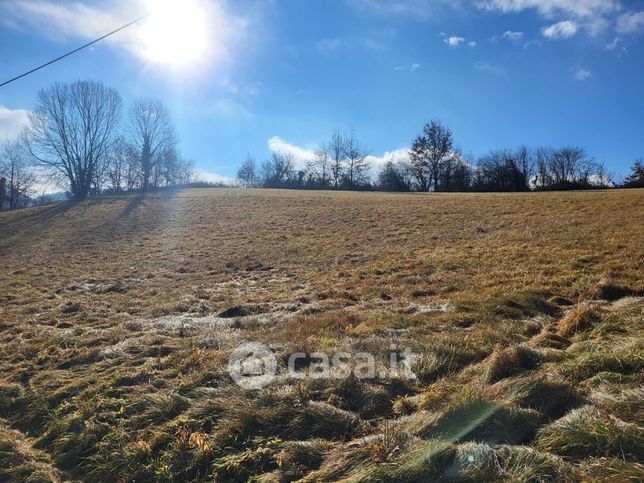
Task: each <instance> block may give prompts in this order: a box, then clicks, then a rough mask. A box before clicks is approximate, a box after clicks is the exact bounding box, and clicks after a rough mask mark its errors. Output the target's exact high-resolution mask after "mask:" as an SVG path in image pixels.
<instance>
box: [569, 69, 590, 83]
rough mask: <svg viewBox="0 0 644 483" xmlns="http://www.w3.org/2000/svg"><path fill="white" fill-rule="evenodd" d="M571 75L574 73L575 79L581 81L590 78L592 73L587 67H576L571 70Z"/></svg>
mask: <svg viewBox="0 0 644 483" xmlns="http://www.w3.org/2000/svg"><path fill="white" fill-rule="evenodd" d="M573 75H574V77H575V79H576V80H578V81H581V82H583V81H585V80H587V79H590V78H591V77H592V76H593V73H592V72H591V71H589V70H587V69H583V68H581V67H577V68H576V69H575V70H574V71H573Z"/></svg>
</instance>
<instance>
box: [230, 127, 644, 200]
mask: <svg viewBox="0 0 644 483" xmlns="http://www.w3.org/2000/svg"><path fill="white" fill-rule="evenodd" d="M372 159H373V158H371V157H370V151H369V149H368V148H366V147H365V146H364V145H363V144H362V143H360V142H359V141H358V140H357V138H356V136H355V134H354V133H353V132H351V133H349V134H344V133H342V132H340V131H336V132H335V133H333V135H332V136H331V138H330V140H329V141H328V142H326V143H323V144H321V145H320V146H319V147H318V149H316V150H315V153H314V155H313V156H312V157H311V159H310V160H308V161H307V162H306V163H305V165H304V166H299V167H296V163H295V159H294V157H293V155H292V154H290V153H286V152H276V153H273V154H272V157H271V158H270V159H269V160H267V161H265V162H264V163H262V165H261V166H259V167H258V166H257V164H256V162H255V160H254V159H253V158H252V157H247V158H246V159H245V160H244V161H243V163H242V164H241V166H240V167H239V169H238V171H237V179H238V180H239V182H240V184H241V185H242V186H245V187H265V188H301V189H348V190H381V191H419V192H426V191H436V192H440V191H454V192H456V191H498V192H509V191H531V190H570V189H592V188H609V187H615V186H617V183H616V182H615V180H614V176H613V175H612V174H611V173H609V172H608V171H607V169H606V167H605V165H604V164H603V163H598V162H596V161H594V160H593V159H592V158H591V157H590V156H589V155H588V154H587V153H586V151H585V150H584V149H582V148H579V147H563V148H559V149H554V148H549V147H542V148H536V149H530V148H528V147H525V146H523V147H520V148H518V149H516V150H510V149H501V150H494V151H491V152H490V153H488V154H486V155H484V156H481V157H479V158H478V159H472V158H471V157H467V156H465V155H463V153H462V152H461V150H460V149H458V148H457V146H456V145H455V142H454V136H453V133H452V131H451V130H450V129H449V128H448V127H446V126H445V125H444V124H442V123H441V122H440V121H438V120H434V121H431V122H429V123H428V124H426V125H425V126H424V127H423V129H422V131H421V133H420V134H419V135H418V136H416V138H415V139H414V140H413V142H412V144H411V148H410V149H409V151H408V156H407V157H405V159H394V158H392V159H389V160H387V161H386V162H385V164H384V165H383V166H381V167H380V169H379V171H378V172H377V174H376V176H375V178H373V179H371V178H370V176H369V172H370V169H371V163H372ZM632 171H633V173H632V174H631V175H630V176H629V177H627V178H626V180H625V182H624V183H623V185H622V186H625V187H635V186H641V185H642V184H643V183H644V174H643V173H642V163H641V162H637V163H636V164H635V165H634V166H633V168H632Z"/></svg>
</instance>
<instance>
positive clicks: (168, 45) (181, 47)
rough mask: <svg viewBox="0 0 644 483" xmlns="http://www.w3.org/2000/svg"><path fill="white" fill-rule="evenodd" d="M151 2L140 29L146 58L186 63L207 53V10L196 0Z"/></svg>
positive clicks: (158, 0)
mask: <svg viewBox="0 0 644 483" xmlns="http://www.w3.org/2000/svg"><path fill="white" fill-rule="evenodd" d="M147 6H148V10H149V12H150V16H149V17H148V19H147V20H146V21H145V23H144V24H143V26H142V27H141V30H140V35H141V39H142V41H143V52H144V55H145V57H146V58H148V59H149V60H151V61H153V62H159V63H163V64H170V65H182V64H188V63H191V62H194V61H196V60H198V59H199V58H200V57H202V56H203V55H204V53H205V51H206V48H207V46H208V34H207V28H206V14H205V12H204V11H203V9H202V8H201V7H200V6H199V4H198V3H197V1H196V0H147Z"/></svg>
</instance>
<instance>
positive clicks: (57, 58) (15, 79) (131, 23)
mask: <svg viewBox="0 0 644 483" xmlns="http://www.w3.org/2000/svg"><path fill="white" fill-rule="evenodd" d="M148 15H149V14H148ZM148 15H143V16H141V17H139V18H137V19H135V20H132V21H131V22H129V23H127V24H125V25H123V26H122V27H119V28H117V29H116V30H112V31H111V32H110V33H108V34H105V35H103V36H102V37H99V38H97V39H96V40H92V41H91V42H88V43H86V44H85V45H81V46H80V47H78V48H77V49H74V50H72V51H70V52H67V53H66V54H63V55H61V56H60V57H56V58H55V59H53V60H50V61H49V62H46V63H44V64H42V65H39V66H38V67H36V68H34V69H31V70H30V71H27V72H25V73H24V74H20V75H18V76H16V77H14V78H13V79H9V80H8V81H5V82H3V83H2V84H0V87H3V86H6V85H7V84H11V83H12V82H13V81H17V80H18V79H22V78H23V77H26V76H28V75H29V74H33V73H34V72H36V71H37V70H40V69H42V68H43V67H47V66H48V65H51V64H53V63H55V62H58V61H59V60H62V59H64V58H65V57H69V56H70V55H72V54H75V53H76V52H78V51H80V50H83V49H86V48H87V47H89V46H90V45H93V44H95V43H96V42H100V41H101V40H103V39H105V38H107V37H109V36H110V35H114V34H115V33H117V32H120V31H121V30H124V29H126V28H128V27H129V26H130V25H134V24H135V23H137V22H140V21H141V20H143V19H144V18H146V17H148Z"/></svg>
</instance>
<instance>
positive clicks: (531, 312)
mask: <svg viewBox="0 0 644 483" xmlns="http://www.w3.org/2000/svg"><path fill="white" fill-rule="evenodd" d="M643 248H644V190H630V191H622V190H614V191H595V192H571V193H529V194H507V195H505V194H439V195H433V194H429V195H418V194H417V195H414V194H377V193H341V192H337V193H334V192H310V191H307V192H297V191H271V190H232V189H227V190H215V189H202V190H185V191H173V192H164V193H154V194H150V195H148V196H145V197H143V196H140V195H133V196H123V197H107V198H103V199H98V200H92V201H87V202H84V203H79V204H71V203H70V204H57V205H50V206H44V207H37V208H32V209H28V210H22V211H16V212H10V213H9V212H8V213H0V348H1V351H0V371H1V372H0V374H1V377H2V380H1V382H0V481H61V480H62V481H65V480H72V481H75V480H81V481H106V482H107V481H186V480H188V481H190V480H196V481H202V480H207V481H230V482H238V481H249V480H250V481H262V482H277V481H297V480H301V481H309V482H316V481H352V482H353V481H364V482H369V481H382V482H388V481H399V482H407V481H418V482H421V481H437V480H449V481H642V479H644V466H643V464H644V403H643V400H644V386H643V384H644V339H643V335H644V317H643V314H644V298H643V295H644V279H643V277H642V273H643V270H644V250H643ZM247 341H258V342H261V343H263V344H265V345H267V346H269V347H270V348H271V349H272V350H273V352H274V353H275V356H276V358H277V361H278V365H279V370H278V376H277V378H276V379H275V380H274V381H273V382H272V383H271V384H270V385H268V386H267V387H265V388H264V389H263V390H261V391H248V390H244V389H242V388H241V387H238V386H237V385H236V384H235V383H234V382H233V381H232V380H231V378H230V375H229V373H228V369H227V366H228V358H229V356H230V354H231V352H232V350H233V349H234V348H235V347H237V346H238V345H239V344H241V343H243V342H247ZM392 344H395V346H396V347H397V348H410V349H411V350H412V351H413V352H414V353H415V354H417V355H418V357H416V358H414V359H413V364H412V369H413V372H414V374H415V378H413V379H410V378H407V377H402V376H401V375H396V374H394V373H392V374H385V375H384V376H383V377H378V378H374V379H361V378H359V377H354V376H352V377H349V378H337V377H336V378H317V377H312V376H314V374H312V372H314V370H315V367H316V365H315V362H316V360H315V358H313V359H310V358H307V359H306V360H304V365H303V366H302V367H300V368H299V369H298V370H299V371H300V372H299V373H298V374H297V376H298V377H295V375H293V374H289V373H287V372H286V371H285V370H284V368H285V365H286V362H287V360H288V358H289V355H290V354H292V353H293V352H298V351H301V352H305V353H307V354H310V353H312V352H324V353H329V354H333V353H335V352H338V351H346V352H349V353H357V352H368V353H370V354H372V355H373V356H374V358H375V361H376V364H377V366H378V368H381V367H386V364H387V361H388V360H389V358H390V357H391V347H392ZM300 376H301V377H300Z"/></svg>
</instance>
